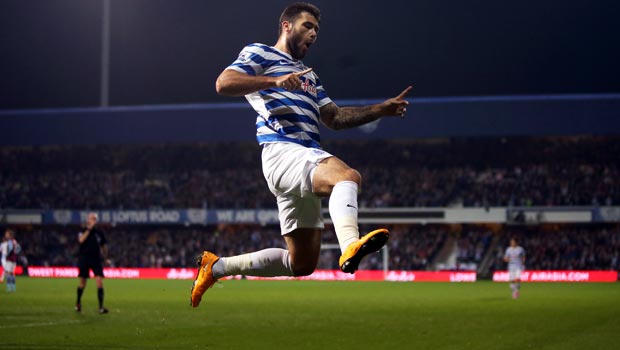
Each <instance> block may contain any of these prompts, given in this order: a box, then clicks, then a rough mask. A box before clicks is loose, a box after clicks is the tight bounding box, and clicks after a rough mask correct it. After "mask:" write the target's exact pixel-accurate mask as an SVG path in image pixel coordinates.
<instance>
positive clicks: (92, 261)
mask: <svg viewBox="0 0 620 350" xmlns="http://www.w3.org/2000/svg"><path fill="white" fill-rule="evenodd" d="M78 268H79V269H80V273H79V274H78V276H79V277H82V278H88V277H89V274H88V271H89V270H93V274H94V275H95V276H101V277H103V264H102V263H101V259H99V258H84V257H80V258H79V259H78Z"/></svg>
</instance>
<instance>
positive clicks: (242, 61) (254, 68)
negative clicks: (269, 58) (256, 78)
mask: <svg viewBox="0 0 620 350" xmlns="http://www.w3.org/2000/svg"><path fill="white" fill-rule="evenodd" d="M265 63H266V60H265V59H264V58H263V56H262V55H261V50H260V48H259V47H258V46H255V45H248V46H246V47H244V48H243V50H241V52H240V53H239V56H238V57H237V59H236V60H235V61H234V62H233V63H232V64H231V65H230V66H228V67H226V69H232V70H234V71H237V72H240V73H245V74H249V75H261V74H262V73H263V71H264V70H265V68H266V67H265Z"/></svg>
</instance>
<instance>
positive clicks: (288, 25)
mask: <svg viewBox="0 0 620 350" xmlns="http://www.w3.org/2000/svg"><path fill="white" fill-rule="evenodd" d="M291 29H293V23H291V22H289V21H283V22H282V32H283V33H289V32H290V31H291Z"/></svg>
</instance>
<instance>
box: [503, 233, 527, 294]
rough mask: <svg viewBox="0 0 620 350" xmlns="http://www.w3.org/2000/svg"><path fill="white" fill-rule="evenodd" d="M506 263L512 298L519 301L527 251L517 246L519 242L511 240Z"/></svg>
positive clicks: (505, 258)
mask: <svg viewBox="0 0 620 350" xmlns="http://www.w3.org/2000/svg"><path fill="white" fill-rule="evenodd" d="M504 261H505V262H507V263H508V279H509V281H510V289H511V290H512V298H513V299H517V298H518V297H519V293H520V290H521V273H522V272H523V269H524V268H525V250H524V249H523V248H522V247H521V246H519V245H518V244H517V240H516V239H515V238H512V239H511V240H510V247H508V248H506V253H505V254H504Z"/></svg>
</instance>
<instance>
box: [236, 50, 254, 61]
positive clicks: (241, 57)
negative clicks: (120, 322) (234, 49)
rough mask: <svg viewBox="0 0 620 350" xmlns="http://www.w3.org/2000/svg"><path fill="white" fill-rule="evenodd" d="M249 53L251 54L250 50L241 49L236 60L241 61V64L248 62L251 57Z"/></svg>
mask: <svg viewBox="0 0 620 350" xmlns="http://www.w3.org/2000/svg"><path fill="white" fill-rule="evenodd" d="M251 55H252V53H251V52H247V51H242V52H241V53H240V54H239V57H237V61H239V63H242V64H248V63H250V61H251V59H250V56H251Z"/></svg>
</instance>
